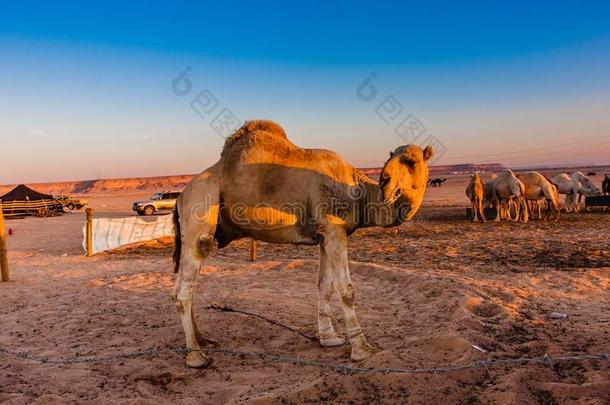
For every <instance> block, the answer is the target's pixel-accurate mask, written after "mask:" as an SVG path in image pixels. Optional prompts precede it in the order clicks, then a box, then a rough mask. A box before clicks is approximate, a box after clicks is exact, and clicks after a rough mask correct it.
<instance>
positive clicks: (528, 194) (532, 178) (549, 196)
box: [517, 171, 561, 221]
mask: <svg viewBox="0 0 610 405" xmlns="http://www.w3.org/2000/svg"><path fill="white" fill-rule="evenodd" d="M517 178H518V179H519V180H521V182H522V183H523V185H524V186H525V194H524V196H525V200H526V201H527V202H528V206H530V202H531V206H530V207H531V210H530V214H531V216H532V218H533V217H534V212H533V211H534V209H533V208H534V207H533V205H534V204H535V205H536V207H537V208H538V218H542V216H541V212H540V203H539V200H542V199H545V200H546V202H547V204H548V207H549V209H547V213H546V216H545V217H544V220H545V221H547V220H548V219H549V217H550V216H551V213H552V212H555V213H556V217H555V220H556V221H557V220H559V215H560V211H561V209H560V207H559V194H558V192H557V186H555V185H554V184H553V183H552V182H551V181H550V180H549V179H548V178H546V177H545V176H544V175H543V174H541V173H538V172H534V171H532V172H526V173H520V174H517ZM534 202H535V203H534Z"/></svg>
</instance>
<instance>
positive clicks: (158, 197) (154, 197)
mask: <svg viewBox="0 0 610 405" xmlns="http://www.w3.org/2000/svg"><path fill="white" fill-rule="evenodd" d="M150 199H151V200H160V199H161V193H155V194H153V196H152V197H151V198H150Z"/></svg>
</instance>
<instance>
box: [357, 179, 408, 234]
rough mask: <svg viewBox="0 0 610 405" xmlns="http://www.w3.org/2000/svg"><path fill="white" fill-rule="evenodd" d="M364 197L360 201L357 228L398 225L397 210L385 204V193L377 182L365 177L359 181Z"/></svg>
mask: <svg viewBox="0 0 610 405" xmlns="http://www.w3.org/2000/svg"><path fill="white" fill-rule="evenodd" d="M359 189H360V190H362V193H361V194H362V195H361V197H360V198H359V199H358V224H357V228H370V227H373V226H381V227H387V226H391V225H393V224H395V223H396V216H397V215H398V214H397V211H398V210H397V209H396V207H394V206H393V205H388V204H386V203H385V199H384V197H383V193H382V192H381V188H380V187H379V184H377V182H374V181H372V180H370V179H369V178H368V177H363V178H361V179H360V181H359Z"/></svg>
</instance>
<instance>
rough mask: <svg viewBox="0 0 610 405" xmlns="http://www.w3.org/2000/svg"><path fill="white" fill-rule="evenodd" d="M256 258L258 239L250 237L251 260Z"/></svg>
mask: <svg viewBox="0 0 610 405" xmlns="http://www.w3.org/2000/svg"><path fill="white" fill-rule="evenodd" d="M255 260H256V240H255V239H250V261H251V262H253V261H255Z"/></svg>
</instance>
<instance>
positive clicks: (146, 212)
mask: <svg viewBox="0 0 610 405" xmlns="http://www.w3.org/2000/svg"><path fill="white" fill-rule="evenodd" d="M154 213H155V207H153V206H152V205H147V206H146V207H144V215H152V214H154Z"/></svg>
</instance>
